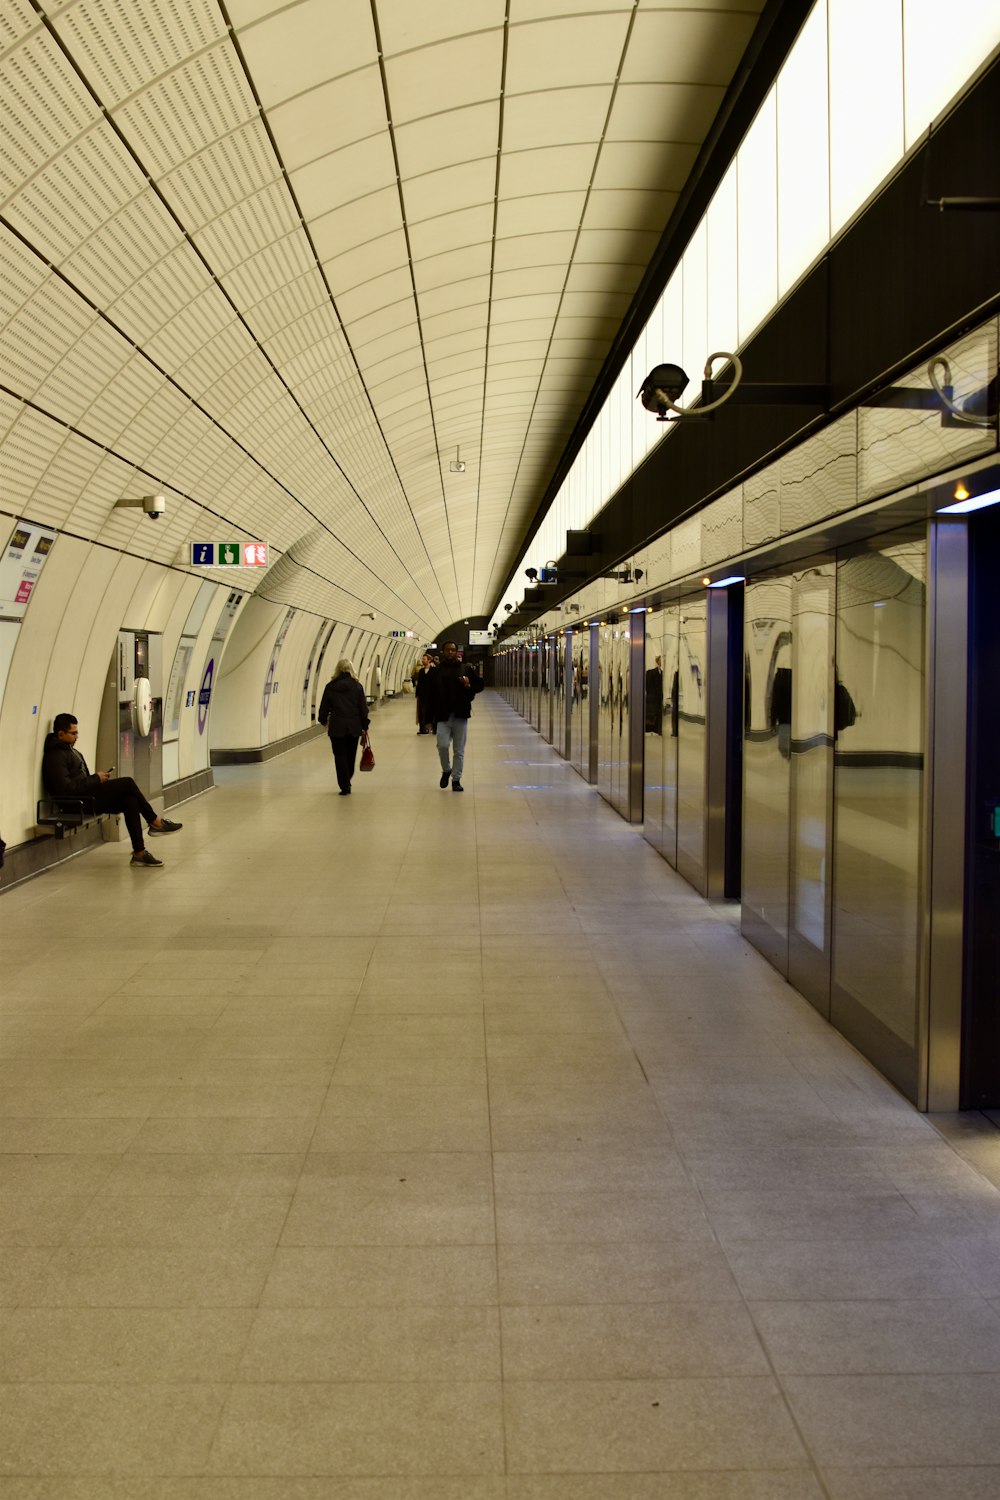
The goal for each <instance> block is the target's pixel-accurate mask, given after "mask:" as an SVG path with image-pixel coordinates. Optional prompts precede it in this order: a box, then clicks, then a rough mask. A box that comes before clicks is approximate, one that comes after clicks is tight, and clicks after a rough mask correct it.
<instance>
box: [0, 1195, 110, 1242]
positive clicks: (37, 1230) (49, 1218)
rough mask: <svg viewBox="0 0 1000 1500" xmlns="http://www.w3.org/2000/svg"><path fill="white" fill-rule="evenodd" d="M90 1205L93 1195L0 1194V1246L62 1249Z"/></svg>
mask: <svg viewBox="0 0 1000 1500" xmlns="http://www.w3.org/2000/svg"><path fill="white" fill-rule="evenodd" d="M90 1201H91V1195H90V1194H73V1193H69V1194H64V1195H62V1196H60V1197H48V1196H45V1195H43V1194H41V1193H29V1194H27V1195H26V1196H22V1195H18V1194H15V1193H0V1245H2V1246H4V1247H8V1248H14V1249H17V1248H20V1249H30V1248H35V1249H41V1248H43V1247H44V1246H46V1245H49V1246H52V1247H55V1246H56V1245H63V1244H65V1243H66V1237H67V1235H68V1234H69V1232H70V1230H71V1229H72V1228H73V1227H74V1226H75V1225H76V1224H77V1223H78V1222H79V1221H80V1219H81V1218H82V1217H83V1215H84V1214H85V1213H86V1211H87V1206H88V1204H89V1203H90Z"/></svg>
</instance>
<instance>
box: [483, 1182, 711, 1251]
mask: <svg viewBox="0 0 1000 1500" xmlns="http://www.w3.org/2000/svg"><path fill="white" fill-rule="evenodd" d="M496 1216H497V1239H498V1240H499V1242H500V1243H501V1244H506V1245H517V1244H521V1245H539V1244H560V1243H566V1244H585V1243H586V1244H606V1243H614V1242H623V1241H634V1240H690V1239H694V1240H705V1239H707V1238H709V1236H710V1227H709V1221H708V1219H707V1217H706V1215H705V1210H704V1208H703V1207H702V1204H701V1200H700V1199H699V1198H698V1196H697V1194H696V1193H695V1192H694V1190H693V1189H692V1188H690V1187H687V1186H683V1187H670V1188H666V1189H663V1190H662V1191H659V1192H650V1191H637V1192H629V1191H627V1190H622V1191H620V1192H575V1193H548V1194H540V1193H515V1192H507V1193H498V1195H497V1205H496Z"/></svg>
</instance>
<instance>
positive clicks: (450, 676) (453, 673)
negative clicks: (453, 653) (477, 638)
mask: <svg viewBox="0 0 1000 1500" xmlns="http://www.w3.org/2000/svg"><path fill="white" fill-rule="evenodd" d="M461 677H467V678H468V679H469V686H468V687H463V685H462V683H461V682H460V681H459V678H461ZM483 686H484V684H483V679H482V678H481V677H480V675H479V673H478V672H477V671H476V670H475V668H474V667H470V666H469V664H468V662H464V661H459V660H458V659H457V658H456V660H455V661H445V660H442V661H440V662H439V663H438V665H437V666H436V667H435V668H434V670H433V672H432V673H431V674H430V679H429V691H428V701H429V704H430V710H431V717H432V718H433V719H435V720H437V721H438V722H440V721H441V720H442V719H449V718H451V717H452V716H454V717H455V718H456V719H467V718H468V717H469V715H470V714H471V713H472V700H473V698H474V697H475V696H476V694H477V693H481V692H482V690H483Z"/></svg>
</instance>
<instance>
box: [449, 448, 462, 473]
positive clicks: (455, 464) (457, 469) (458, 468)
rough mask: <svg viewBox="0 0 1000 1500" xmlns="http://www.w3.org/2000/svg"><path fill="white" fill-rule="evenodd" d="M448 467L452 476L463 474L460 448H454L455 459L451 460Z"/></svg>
mask: <svg viewBox="0 0 1000 1500" xmlns="http://www.w3.org/2000/svg"><path fill="white" fill-rule="evenodd" d="M448 467H449V469H450V470H451V472H452V473H453V474H464V473H465V459H464V458H463V457H462V450H461V447H459V446H458V445H457V444H456V447H455V457H454V458H453V459H452V461H451V463H450V464H449V465H448Z"/></svg>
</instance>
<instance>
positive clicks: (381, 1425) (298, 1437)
mask: <svg viewBox="0 0 1000 1500" xmlns="http://www.w3.org/2000/svg"><path fill="white" fill-rule="evenodd" d="M208 1468H209V1472H213V1471H214V1472H218V1473H220V1474H240V1473H246V1474H254V1475H266V1474H282V1475H292V1476H294V1475H300V1474H308V1475H317V1474H331V1475H348V1474H356V1475H360V1474H373V1473H377V1474H381V1475H383V1476H387V1477H388V1476H391V1475H402V1474H413V1475H420V1474H424V1475H437V1474H440V1473H442V1472H444V1473H446V1474H449V1475H452V1476H455V1475H458V1474H469V1475H484V1474H500V1473H501V1472H502V1470H503V1440H502V1427H501V1411H500V1387H499V1384H496V1383H486V1382H483V1383H480V1384H462V1383H445V1382H436V1383H428V1384H426V1385H423V1386H420V1385H415V1384H406V1383H402V1384H385V1383H382V1384H377V1383H372V1382H359V1383H347V1384H340V1385H286V1386H282V1385H278V1386H274V1385H264V1386H236V1387H235V1388H234V1389H233V1390H232V1393H231V1395H230V1399H229V1402H228V1404H227V1406H226V1411H225V1415H224V1416H223V1419H222V1421H221V1423H220V1424H219V1430H218V1433H217V1436H216V1439H215V1442H214V1444H213V1447H212V1454H211V1458H210V1461H209V1465H208Z"/></svg>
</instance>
